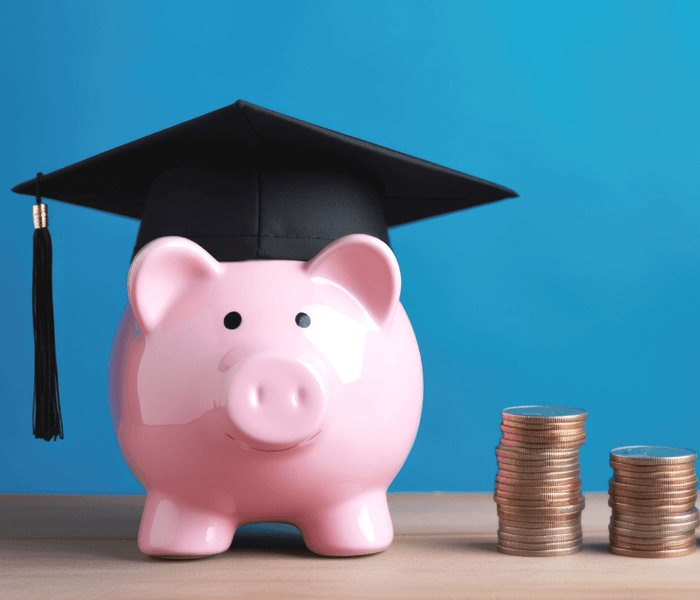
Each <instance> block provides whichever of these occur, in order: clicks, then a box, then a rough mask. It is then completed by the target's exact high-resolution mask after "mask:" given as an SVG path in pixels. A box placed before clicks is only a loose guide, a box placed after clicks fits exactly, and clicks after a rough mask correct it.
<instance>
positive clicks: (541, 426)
mask: <svg viewBox="0 0 700 600" xmlns="http://www.w3.org/2000/svg"><path fill="white" fill-rule="evenodd" d="M585 429H586V424H585V423H582V422H580V421H572V422H571V423H566V422H560V423H551V422H549V421H539V422H538V421H534V420H530V421H522V422H517V421H502V422H501V431H514V432H516V431H555V432H559V431H561V432H566V431H585Z"/></svg>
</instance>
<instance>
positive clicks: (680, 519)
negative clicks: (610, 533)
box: [611, 506, 700, 526]
mask: <svg viewBox="0 0 700 600" xmlns="http://www.w3.org/2000/svg"><path fill="white" fill-rule="evenodd" d="M611 518H613V519H615V520H616V521H622V522H625V523H634V524H635V525H648V526H652V525H677V524H687V523H700V513H699V512H698V509H697V508H693V510H690V511H686V512H681V513H678V514H661V515H658V514H657V515H654V514H649V513H646V514H641V515H639V514H635V513H630V512H625V511H619V510H618V509H616V508H615V506H613V510H612V517H611Z"/></svg>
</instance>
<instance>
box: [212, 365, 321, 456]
mask: <svg viewBox="0 0 700 600" xmlns="http://www.w3.org/2000/svg"><path fill="white" fill-rule="evenodd" d="M326 403H327V401H326V391H325V388H324V386H323V384H322V382H321V380H320V379H319V377H318V376H317V375H316V374H315V373H314V372H313V371H312V370H311V369H310V368H309V367H308V366H306V365H305V364H304V363H302V362H300V361H298V360H293V359H290V358H286V357H278V356H253V357H250V358H248V359H245V360H244V361H243V362H241V363H239V364H237V365H236V366H235V367H234V369H233V372H232V373H231V379H230V385H229V395H228V403H227V405H226V408H227V411H228V414H229V417H230V419H231V423H232V425H233V431H232V432H231V437H234V438H235V439H236V440H237V441H239V442H241V443H243V444H245V445H246V446H249V447H251V448H254V449H256V450H268V451H269V450H285V449H288V448H293V447H294V446H297V445H298V444H301V443H302V442H304V441H306V440H308V439H310V438H312V437H313V436H315V435H316V434H317V433H318V432H319V431H320V430H321V425H322V423H323V418H324V416H325V413H326Z"/></svg>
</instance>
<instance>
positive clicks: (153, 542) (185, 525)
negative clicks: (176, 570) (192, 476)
mask: <svg viewBox="0 0 700 600" xmlns="http://www.w3.org/2000/svg"><path fill="white" fill-rule="evenodd" d="M235 529H236V528H235V524H234V522H233V519H232V518H231V517H229V516H227V515H220V514H217V513H212V512H209V511H206V510H203V509H201V508H195V507H191V506H188V505H183V504H179V503H177V502H175V501H173V500H171V499H169V498H166V497H164V496H161V495H159V494H151V493H149V494H148V496H147V498H146V506H145V507H144V511H143V516H142V517H141V526H140V527H139V538H138V543H139V549H140V550H141V552H143V553H144V554H147V555H148V556H153V557H158V558H169V559H192V558H203V557H205V556H212V555H213V554H220V553H221V552H226V551H227V550H228V549H229V548H230V546H231V542H232V541H233V534H234V531H235Z"/></svg>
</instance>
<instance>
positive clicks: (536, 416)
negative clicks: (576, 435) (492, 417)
mask: <svg viewBox="0 0 700 600" xmlns="http://www.w3.org/2000/svg"><path fill="white" fill-rule="evenodd" d="M587 416H588V413H586V411H585V410H581V409H580V408H574V407H572V406H547V405H544V404H530V405H523V406H509V407H508V408H504V409H503V410H502V411H501V418H502V419H503V420H504V421H513V422H516V423H518V422H519V423H528V422H540V423H572V422H574V423H577V422H583V421H585V420H586V417H587Z"/></svg>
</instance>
